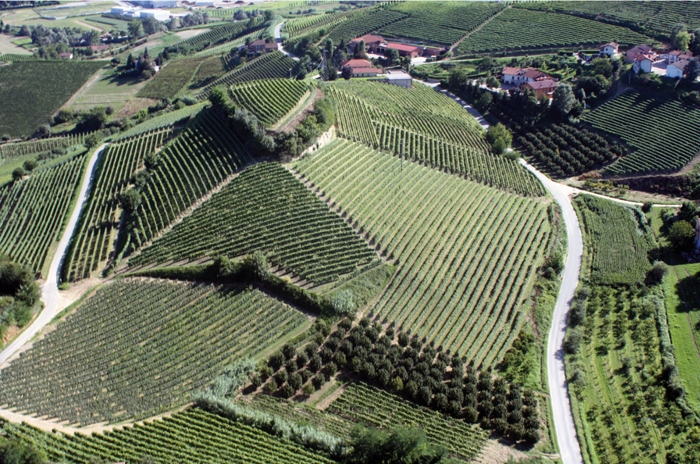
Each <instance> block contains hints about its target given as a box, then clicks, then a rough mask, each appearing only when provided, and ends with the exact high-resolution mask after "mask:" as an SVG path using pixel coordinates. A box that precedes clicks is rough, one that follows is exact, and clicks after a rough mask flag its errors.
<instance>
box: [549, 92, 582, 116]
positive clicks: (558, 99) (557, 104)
mask: <svg viewBox="0 0 700 464" xmlns="http://www.w3.org/2000/svg"><path fill="white" fill-rule="evenodd" d="M575 104H576V96H575V95H574V91H573V90H572V89H571V86H570V85H569V84H559V86H558V87H557V88H556V90H554V95H553V96H552V108H554V110H555V111H557V112H558V113H559V114H560V115H562V116H567V115H568V114H569V113H570V112H571V110H572V109H573V108H574V105H575Z"/></svg>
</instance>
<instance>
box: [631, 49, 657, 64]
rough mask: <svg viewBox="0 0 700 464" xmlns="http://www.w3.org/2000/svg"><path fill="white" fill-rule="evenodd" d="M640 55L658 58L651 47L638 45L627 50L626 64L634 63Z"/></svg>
mask: <svg viewBox="0 0 700 464" xmlns="http://www.w3.org/2000/svg"><path fill="white" fill-rule="evenodd" d="M638 55H647V56H650V57H652V59H653V58H656V56H657V55H656V53H654V51H653V50H652V47H651V45H647V44H642V45H637V46H636V47H633V48H630V49H629V50H627V53H626V55H625V63H634V61H635V60H636V59H637V56H638Z"/></svg>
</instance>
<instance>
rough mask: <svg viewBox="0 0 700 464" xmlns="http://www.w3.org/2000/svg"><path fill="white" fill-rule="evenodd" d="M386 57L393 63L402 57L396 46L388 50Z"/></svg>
mask: <svg viewBox="0 0 700 464" xmlns="http://www.w3.org/2000/svg"><path fill="white" fill-rule="evenodd" d="M386 58H387V59H388V60H389V64H391V65H393V64H394V63H397V62H398V61H399V59H400V58H401V57H400V56H399V51H398V50H397V49H395V48H390V49H388V50H387V51H386Z"/></svg>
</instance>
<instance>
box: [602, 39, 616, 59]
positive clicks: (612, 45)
mask: <svg viewBox="0 0 700 464" xmlns="http://www.w3.org/2000/svg"><path fill="white" fill-rule="evenodd" d="M619 48H620V44H618V43H617V42H609V43H606V44H604V45H601V46H600V47H599V50H600V55H601V56H603V55H607V56H614V55H616V54H617V50H618V49H619Z"/></svg>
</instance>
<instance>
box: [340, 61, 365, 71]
mask: <svg viewBox="0 0 700 464" xmlns="http://www.w3.org/2000/svg"><path fill="white" fill-rule="evenodd" d="M345 66H347V67H348V68H352V70H353V71H355V69H356V68H371V67H372V62H371V61H369V60H358V59H353V60H347V61H343V67H345Z"/></svg>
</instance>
